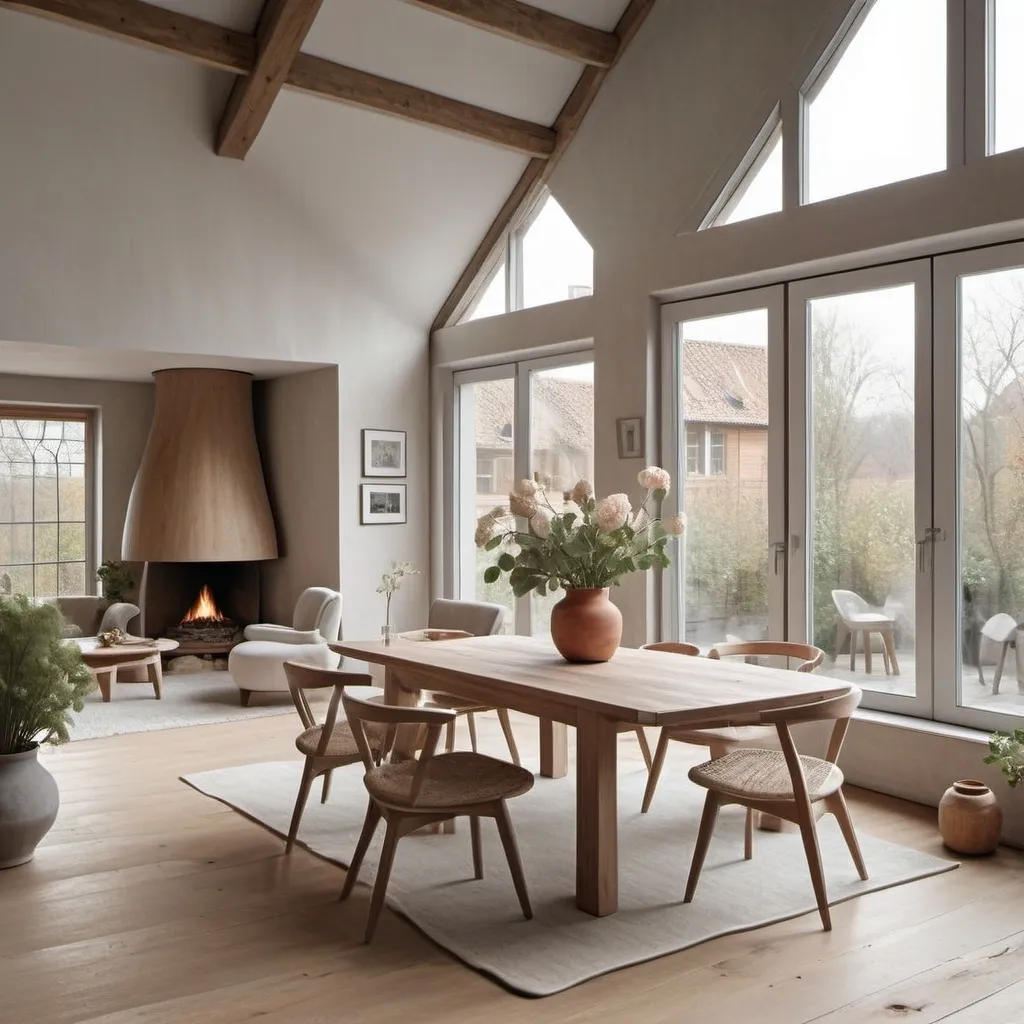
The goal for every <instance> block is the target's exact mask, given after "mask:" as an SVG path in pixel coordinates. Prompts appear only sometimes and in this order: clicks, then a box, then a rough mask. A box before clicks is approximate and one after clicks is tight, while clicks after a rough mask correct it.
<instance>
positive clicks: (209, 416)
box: [121, 369, 277, 562]
mask: <svg viewBox="0 0 1024 1024" xmlns="http://www.w3.org/2000/svg"><path fill="white" fill-rule="evenodd" d="M153 377H154V378H155V379H156V408H155V409H154V412H153V426H152V427H151V428H150V431H149V440H148V441H147V442H146V451H145V453H144V454H143V456H142V463H141V465H140V466H139V472H138V474H137V476H136V477H135V484H134V485H133V486H132V494H131V499H130V500H129V502H128V515H127V518H126V519H125V524H124V538H123V540H122V542H121V557H122V558H124V559H125V560H126V561H132V562H241V561H255V560H257V559H263V558H276V557H277V538H276V536H275V534H274V520H273V516H272V515H271V512H270V502H269V501H268V500H267V488H266V484H265V483H264V482H263V469H262V467H261V466H260V455H259V450H258V449H257V447H256V434H255V431H254V429H253V422H252V378H251V376H250V375H249V374H247V373H239V372H237V371H235V370H200V369H182V370H158V371H157V372H156V373H154V374H153Z"/></svg>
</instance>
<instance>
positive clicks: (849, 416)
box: [808, 284, 916, 696]
mask: <svg viewBox="0 0 1024 1024" xmlns="http://www.w3.org/2000/svg"><path fill="white" fill-rule="evenodd" d="M808 316H809V326H810V351H809V359H810V421H809V430H810V449H811V451H810V456H811V458H810V480H809V495H810V502H811V504H810V513H811V515H810V520H811V539H810V555H811V608H810V624H811V637H812V639H813V642H814V643H815V644H816V645H817V646H819V647H821V648H823V649H824V650H825V652H826V654H827V655H828V658H827V661H826V663H825V665H824V666H823V667H822V669H821V671H823V672H827V673H828V674H829V675H833V676H839V677H840V678H844V679H850V680H851V681H853V682H856V683H857V685H859V686H861V687H866V688H868V689H873V690H881V691H883V692H886V693H892V694H899V695H907V696H913V695H914V694H915V692H916V689H915V586H916V562H915V555H916V547H915V539H916V538H915V510H914V481H915V459H914V428H915V407H914V368H915V347H916V340H915V295H914V286H913V285H909V284H908V285H902V286H899V287H895V288H886V289H881V290H877V291H866V292H858V293H855V294H847V295H838V296H834V297H828V298H820V299H813V300H812V301H811V302H810V303H809V310H808Z"/></svg>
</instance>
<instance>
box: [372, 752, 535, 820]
mask: <svg viewBox="0 0 1024 1024" xmlns="http://www.w3.org/2000/svg"><path fill="white" fill-rule="evenodd" d="M417 767H418V763H417V762H416V761H402V762H399V763H397V764H382V765H380V766H379V767H377V768H374V769H373V770H372V771H369V772H367V773H366V775H365V777H364V781H365V782H366V788H367V789H368V790H369V792H370V795H371V796H372V797H374V798H375V799H376V800H379V801H380V802H381V803H382V804H386V805H388V806H389V807H415V808H416V810H425V809H428V808H440V809H445V808H449V807H452V808H454V807H465V806H468V805H470V804H479V803H486V802H488V801H491V800H501V799H511V798H512V797H515V796H521V795H522V794H523V793H526V792H528V791H529V790H530V789H532V788H533V774H532V773H531V772H528V771H527V770H526V769H525V768H517V767H516V766H515V765H514V764H510V763H509V762H508V761H499V760H498V759H497V758H496V757H488V756H487V755H486V754H474V753H472V752H470V751H466V750H458V751H455V752H453V753H450V754H436V755H435V756H434V757H432V758H431V759H430V762H429V763H428V765H427V775H426V778H425V779H424V781H423V788H422V789H421V790H420V794H419V798H418V799H417V801H416V803H415V804H412V803H410V800H409V789H410V787H411V785H412V779H413V775H415V773H416V769H417Z"/></svg>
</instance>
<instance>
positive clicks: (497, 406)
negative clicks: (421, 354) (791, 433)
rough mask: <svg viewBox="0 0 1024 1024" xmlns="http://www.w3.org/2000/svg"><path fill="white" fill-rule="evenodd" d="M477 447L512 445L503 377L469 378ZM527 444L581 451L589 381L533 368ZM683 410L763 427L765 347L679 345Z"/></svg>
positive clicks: (585, 446)
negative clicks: (530, 430)
mask: <svg viewBox="0 0 1024 1024" xmlns="http://www.w3.org/2000/svg"><path fill="white" fill-rule="evenodd" d="M473 387H474V390H475V395H476V403H475V405H476V409H475V418H476V444H477V447H478V448H489V449H494V450H497V451H502V450H505V451H511V450H512V437H511V428H512V424H513V423H514V408H513V403H514V399H513V395H514V388H513V386H512V382H511V381H510V380H494V381H484V382H482V383H479V384H475V385H473ZM533 387H534V403H535V404H534V438H533V443H534V446H535V447H536V448H537V449H538V450H540V451H550V450H552V449H561V450H564V451H588V450H590V449H591V447H592V446H593V443H594V385H593V384H592V383H590V382H589V381H583V380H569V379H565V378H561V377H549V376H543V375H538V376H536V377H534V379H533ZM683 411H684V417H685V420H686V422H687V423H722V424H732V425H736V426H745V427H761V428H765V427H767V426H768V359H767V355H766V352H765V349H764V348H759V347H757V346H753V345H726V344H721V343H719V342H710V341H687V342H685V343H684V344H683Z"/></svg>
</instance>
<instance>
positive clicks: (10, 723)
mask: <svg viewBox="0 0 1024 1024" xmlns="http://www.w3.org/2000/svg"><path fill="white" fill-rule="evenodd" d="M63 631H64V619H63V617H62V616H61V614H60V611H59V610H58V609H57V606H56V605H53V604H40V605H32V604H30V603H29V600H28V598H27V597H25V596H24V595H18V596H16V597H2V596H0V868H10V867H14V866H15V865H16V864H24V863H25V862H26V861H29V860H31V859H32V857H33V855H34V854H35V849H36V846H37V845H38V843H39V841H40V840H41V839H42V838H43V836H45V835H46V833H47V832H48V831H49V830H50V827H51V826H52V825H53V823H54V821H55V819H56V817H57V809H58V807H59V806H60V795H59V793H58V792H57V783H56V782H55V781H54V778H53V776H52V775H51V774H50V773H49V772H48V771H47V770H46V769H45V768H44V767H43V766H42V765H41V764H40V763H39V760H38V753H39V746H40V744H42V743H66V742H67V740H68V727H69V726H70V725H71V722H72V719H71V716H70V714H69V713H68V712H69V711H70V709H72V708H74V710H75V711H81V710H82V707H83V706H84V705H83V698H84V697H85V695H86V694H87V693H88V692H89V691H90V690H92V688H93V686H94V685H95V684H94V681H93V678H92V675H91V674H90V673H89V670H88V669H87V668H86V667H85V665H84V664H83V662H82V655H81V651H80V650H79V648H78V646H77V645H76V644H73V643H66V642H64V640H63Z"/></svg>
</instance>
